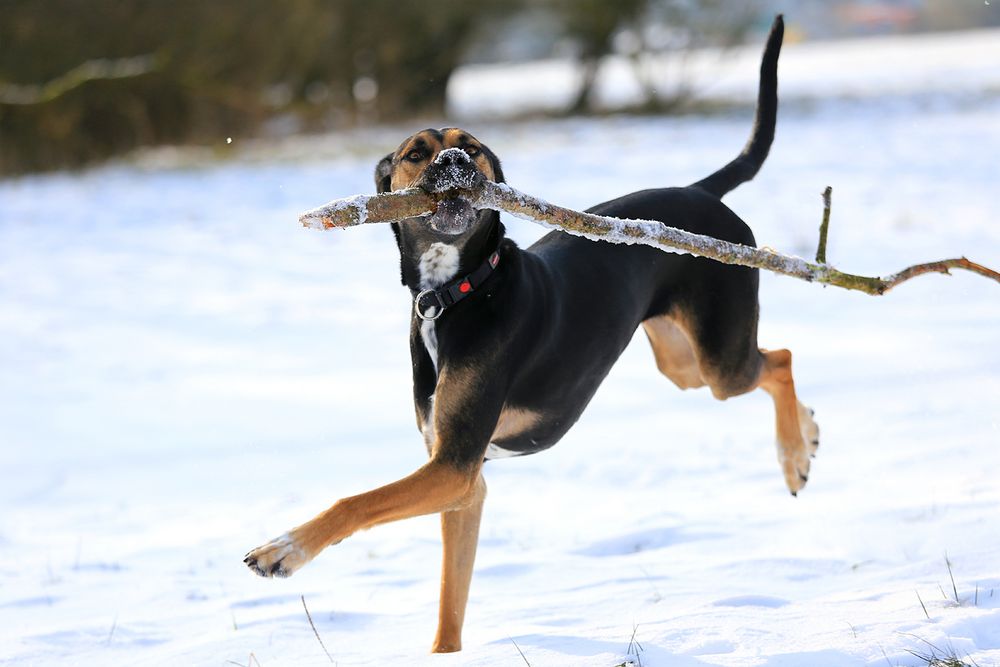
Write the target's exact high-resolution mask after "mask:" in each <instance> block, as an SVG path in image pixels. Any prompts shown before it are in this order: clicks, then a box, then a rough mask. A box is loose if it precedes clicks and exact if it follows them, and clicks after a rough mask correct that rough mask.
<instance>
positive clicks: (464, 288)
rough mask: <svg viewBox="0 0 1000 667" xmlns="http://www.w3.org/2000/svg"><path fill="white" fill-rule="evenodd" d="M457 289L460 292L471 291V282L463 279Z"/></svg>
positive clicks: (466, 292)
mask: <svg viewBox="0 0 1000 667" xmlns="http://www.w3.org/2000/svg"><path fill="white" fill-rule="evenodd" d="M458 291H459V292H461V293H462V294H468V293H469V292H471V291H472V283H470V282H469V281H468V280H463V281H462V282H461V283H460V284H459V286H458Z"/></svg>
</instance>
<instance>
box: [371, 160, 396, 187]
mask: <svg viewBox="0 0 1000 667" xmlns="http://www.w3.org/2000/svg"><path fill="white" fill-rule="evenodd" d="M393 155H395V153H389V154H388V155H386V156H385V157H384V158H382V159H381V160H379V161H378V164H377V165H375V192H378V193H379V194H381V193H383V192H389V191H390V190H392V156H393Z"/></svg>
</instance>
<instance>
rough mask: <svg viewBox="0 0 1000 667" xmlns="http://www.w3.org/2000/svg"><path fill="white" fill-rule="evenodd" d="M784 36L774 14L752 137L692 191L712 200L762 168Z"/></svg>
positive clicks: (775, 109) (774, 107)
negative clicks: (703, 191) (706, 193)
mask: <svg viewBox="0 0 1000 667" xmlns="http://www.w3.org/2000/svg"><path fill="white" fill-rule="evenodd" d="M784 34H785V22H784V20H783V19H782V17H781V14H778V15H777V16H776V17H775V18H774V23H773V24H771V33H770V34H769V35H768V36H767V45H766V46H765V47H764V57H763V58H762V59H761V62H760V87H759V88H758V90H757V113H756V116H755V117H754V122H753V134H751V135H750V141H748V142H747V145H746V146H745V147H744V148H743V152H741V153H740V154H739V155H737V156H736V159H735V160H733V161H732V162H730V163H729V164H727V165H726V166H725V167H723V168H722V169H720V170H718V171H717V172H715V173H714V174H712V175H711V176H708V177H706V178H703V179H701V180H700V181H698V182H697V183H694V184H693V187H696V188H701V189H702V190H705V191H706V192H710V193H712V194H713V195H715V196H716V197H722V196H723V195H724V194H726V193H727V192H729V191H730V190H732V189H734V188H735V187H736V186H737V185H739V184H740V183H746V182H747V181H749V180H750V179H752V178H753V177H754V176H756V175H757V172H758V171H759V170H760V166H761V165H762V164H764V159H765V158H766V157H767V153H768V151H769V150H770V149H771V142H772V141H774V122H775V119H776V118H777V115H778V54H779V53H781V39H782V37H783V36H784Z"/></svg>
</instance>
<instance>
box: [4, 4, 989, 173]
mask: <svg viewBox="0 0 1000 667" xmlns="http://www.w3.org/2000/svg"><path fill="white" fill-rule="evenodd" d="M789 3H791V4H800V5H803V6H804V7H803V12H804V13H806V14H807V15H808V12H807V11H806V10H807V9H808V6H809V5H812V9H813V11H816V7H817V6H819V7H822V5H823V4H824V3H822V2H820V0H784V1H783V2H782V1H779V0H756V1H755V2H751V3H733V2H726V0H476V1H474V2H469V1H467V0H425V1H423V2H406V1H403V2H400V1H394V0H285V1H283V2H279V1H277V0H174V1H172V2H167V1H166V0H0V176H2V175H5V174H6V175H9V174H16V173H22V172H26V171H38V170H47V169H55V168H64V167H74V166H79V165H83V164H86V163H88V162H92V161H95V160H100V159H104V158H107V157H110V156H113V155H117V154H120V153H123V152H126V151H129V150H131V149H134V148H136V147H141V146H155V145H162V144H198V145H218V144H219V143H220V142H221V141H224V140H225V138H227V137H233V138H239V137H247V136H260V135H273V134H288V133H292V132H303V131H305V132H309V131H321V130H330V129H337V128H343V127H350V126H354V125H357V124H371V123H377V122H385V121H393V120H398V119H404V118H414V117H426V116H440V115H441V114H442V113H443V112H444V110H445V109H444V107H445V100H446V96H445V95H446V90H447V86H448V81H449V78H450V77H451V74H452V72H454V71H455V69H456V68H457V67H459V66H460V65H461V64H463V63H464V62H469V61H473V60H476V59H479V60H484V59H487V60H488V59H493V60H496V59H510V58H520V59H524V58H531V57H551V56H561V57H567V58H573V59H575V60H576V61H577V62H578V64H579V69H580V72H581V75H580V84H579V90H578V93H577V95H576V96H575V99H574V101H573V103H572V104H571V105H570V106H569V107H568V108H567V109H566V113H587V112H592V111H594V109H593V107H592V105H591V89H592V87H593V85H594V80H595V77H596V73H597V69H598V64H599V62H600V59H601V58H602V57H604V56H606V55H607V54H609V53H613V52H614V53H619V54H622V55H626V56H629V57H632V58H633V59H634V60H635V62H636V63H638V58H639V56H640V55H641V54H644V53H650V52H663V51H667V50H676V49H686V48H694V47H698V46H705V45H712V46H722V47H724V46H728V45H732V44H736V43H739V42H741V41H742V40H743V39H744V38H745V36H746V33H747V31H749V30H752V29H755V28H761V27H763V26H766V25H767V23H769V21H770V15H771V14H773V12H774V11H775V10H776V9H778V10H780V9H786V10H787V9H788V8H787V6H786V5H788V4H789ZM827 4H836V3H827ZM852 4H853V5H857V4H861V5H865V6H871V5H873V4H874V5H891V6H893V7H895V8H896V9H899V8H900V7H902V9H903V10H906V9H907V8H909V9H911V10H912V11H911V12H910V14H913V12H918V11H919V12H923V13H922V14H920V16H924V15H928V16H929V15H930V14H931V13H933V12H937V15H938V20H939V21H940V22H943V23H946V24H948V25H947V27H962V26H963V25H967V24H968V23H969V22H970V21H972V22H973V24H974V23H975V21H977V20H981V17H977V16H970V15H969V11H965V12H962V11H960V10H958V9H956V6H957V5H959V4H964V3H953V2H950V0H926V1H919V0H895V1H892V0H887V1H886V2H882V3H877V2H876V3H873V2H861V3H845V2H840V3H839V5H852ZM931 10H933V12H932V11H931ZM995 14H996V13H994V15H995ZM908 15H909V14H908ZM820 23H822V24H823V25H827V23H826V20H825V19H820ZM915 25H916V27H920V26H919V20H917V21H915ZM911 27H913V26H911ZM638 73H639V69H638V67H637V74H638ZM640 80H641V77H640ZM649 93H650V94H649V95H647V101H648V105H649V106H654V107H655V106H657V105H660V106H663V105H669V103H670V100H661V99H658V98H657V96H656V95H655V94H653V91H649Z"/></svg>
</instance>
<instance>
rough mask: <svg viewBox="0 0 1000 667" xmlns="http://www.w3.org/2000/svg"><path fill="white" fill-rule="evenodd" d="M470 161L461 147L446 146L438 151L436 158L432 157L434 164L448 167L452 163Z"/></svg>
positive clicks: (466, 162)
mask: <svg viewBox="0 0 1000 667" xmlns="http://www.w3.org/2000/svg"><path fill="white" fill-rule="evenodd" d="M471 161H472V160H470V159H469V154H468V153H466V152H465V151H463V150H462V149H461V148H446V149H444V150H443V151H441V152H440V153H438V155H437V158H435V159H434V164H439V165H441V166H442V167H449V166H451V165H453V164H455V165H459V164H468V163H469V162H471Z"/></svg>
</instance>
